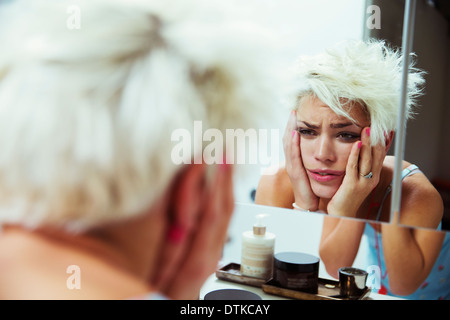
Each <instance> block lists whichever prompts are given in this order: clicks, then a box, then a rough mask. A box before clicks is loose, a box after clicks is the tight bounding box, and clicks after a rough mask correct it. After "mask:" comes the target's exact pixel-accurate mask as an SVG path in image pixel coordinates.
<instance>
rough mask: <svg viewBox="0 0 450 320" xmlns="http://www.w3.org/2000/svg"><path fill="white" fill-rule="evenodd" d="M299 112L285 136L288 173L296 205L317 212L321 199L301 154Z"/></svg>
mask: <svg viewBox="0 0 450 320" xmlns="http://www.w3.org/2000/svg"><path fill="white" fill-rule="evenodd" d="M296 122H297V112H296V111H292V112H291V115H290V116H289V120H288V123H287V126H286V130H285V132H284V136H283V147H284V154H285V158H286V171H287V173H288V176H289V179H290V180H291V184H292V190H293V192H294V197H295V204H296V205H297V206H299V207H300V208H302V209H305V210H309V211H317V210H318V209H319V198H318V197H317V196H316V195H315V194H314V193H313V191H312V189H311V185H310V183H309V178H308V174H307V173H306V170H305V168H304V166H303V161H302V156H301V152H300V135H299V133H298V132H297V124H296Z"/></svg>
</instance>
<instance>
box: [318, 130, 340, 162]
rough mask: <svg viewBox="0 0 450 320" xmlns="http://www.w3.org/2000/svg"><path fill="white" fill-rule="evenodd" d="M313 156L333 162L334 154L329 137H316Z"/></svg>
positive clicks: (322, 160) (323, 160) (319, 159)
mask: <svg viewBox="0 0 450 320" xmlns="http://www.w3.org/2000/svg"><path fill="white" fill-rule="evenodd" d="M314 156H315V158H316V159H317V160H318V161H321V162H334V161H335V160H336V154H335V150H334V146H333V142H332V141H331V139H329V138H327V137H324V136H322V137H320V138H319V139H317V144H316V150H315V155H314Z"/></svg>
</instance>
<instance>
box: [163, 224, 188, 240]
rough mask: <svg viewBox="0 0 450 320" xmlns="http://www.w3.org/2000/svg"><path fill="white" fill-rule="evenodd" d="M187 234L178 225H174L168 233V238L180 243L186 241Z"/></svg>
mask: <svg viewBox="0 0 450 320" xmlns="http://www.w3.org/2000/svg"><path fill="white" fill-rule="evenodd" d="M185 236H186V232H185V230H184V229H183V228H182V227H180V226H177V225H172V226H170V228H169V231H168V233H167V240H168V241H169V242H171V243H173V244H179V243H181V242H183V241H184V238H185Z"/></svg>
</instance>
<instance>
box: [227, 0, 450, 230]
mask: <svg viewBox="0 0 450 320" xmlns="http://www.w3.org/2000/svg"><path fill="white" fill-rule="evenodd" d="M433 3H434V6H433ZM254 5H255V4H254V3H251V2H250V3H249V4H248V6H249V8H250V7H251V6H254ZM324 8H325V9H324ZM440 8H441V7H439V5H438V1H434V2H432V1H428V2H427V1H417V5H416V14H415V21H414V22H415V23H414V26H415V32H414V37H413V48H412V51H413V52H414V53H415V54H416V58H415V61H416V66H417V67H418V68H420V69H422V70H424V71H425V72H426V74H425V76H424V77H425V80H426V83H425V87H424V88H425V89H424V95H423V96H422V97H420V98H419V100H418V104H417V107H416V108H415V109H414V111H415V115H414V117H413V118H412V119H410V120H409V121H408V123H407V130H406V139H405V148H404V149H405V151H404V159H405V160H407V161H408V162H410V163H412V164H416V165H417V166H418V167H419V169H420V170H421V171H422V172H423V174H424V175H425V176H426V177H427V178H428V180H429V181H430V182H431V184H432V185H433V186H434V188H435V189H436V190H437V191H438V192H439V193H440V195H441V197H442V199H443V202H444V215H443V218H442V225H441V227H442V229H443V230H450V201H449V199H450V171H449V169H447V166H446V165H445V164H446V163H448V162H449V160H450V148H449V146H448V143H446V142H445V141H444V138H445V137H446V136H447V135H446V130H448V129H446V128H445V125H444V124H445V119H449V118H450V113H449V111H447V110H448V109H449V108H445V106H446V104H448V100H446V99H445V94H444V93H445V88H446V87H448V80H447V78H448V74H449V70H448V68H443V67H441V66H447V60H448V54H447V53H446V51H445V50H443V49H442V44H443V43H444V44H446V43H447V42H448V32H447V29H448V20H447V19H446V15H445V12H443V11H442V10H440ZM404 9H405V1H404V0H396V1H385V0H378V1H372V0H366V1H364V0H355V1H351V0H340V1H324V0H323V1H317V2H314V4H312V3H311V2H310V1H309V2H308V1H282V2H280V3H279V2H277V4H276V5H275V4H274V3H272V1H265V2H264V6H262V8H260V9H258V12H259V13H260V14H259V15H258V16H259V19H261V23H262V24H264V25H266V26H268V27H269V28H271V29H272V30H274V33H278V34H280V38H283V39H285V40H286V41H285V42H284V44H285V46H284V47H282V48H280V50H284V51H285V52H286V54H285V56H286V60H285V61H283V62H282V63H280V65H282V66H288V65H289V64H290V63H292V62H293V61H295V59H296V58H297V57H298V56H299V55H315V54H317V53H321V52H323V51H324V50H325V49H326V48H328V47H331V46H333V45H334V44H335V43H338V42H341V41H343V40H347V39H369V38H376V39H384V40H386V42H387V43H388V44H390V45H392V46H393V47H396V48H399V49H401V46H402V32H403V29H402V26H403V18H404V17H403V15H404ZM249 11H251V10H249ZM267 16H269V17H271V18H270V19H266V17H267ZM252 17H253V16H252ZM280 19H282V20H283V23H282V24H281V23H279V21H280ZM283 64H284V65H283ZM288 116H289V110H287V109H283V108H281V107H280V108H279V112H276V114H275V118H271V119H270V120H269V121H268V122H267V128H268V129H269V130H270V132H269V133H270V134H269V138H267V139H266V140H265V141H259V146H261V142H262V143H263V144H264V143H265V144H266V148H265V150H264V152H262V153H263V156H261V148H260V150H258V151H259V155H260V157H259V159H258V160H259V165H253V166H252V165H246V172H247V174H245V175H243V177H242V178H238V181H237V182H236V201H238V202H244V203H253V202H254V197H255V193H256V189H257V186H258V183H259V181H260V179H261V170H262V169H263V168H265V167H267V166H268V165H271V164H274V163H282V162H283V161H284V151H283V146H282V142H281V139H282V136H283V133H284V130H285V127H286V123H287V118H288ZM272 133H273V134H272ZM395 138H396V137H394V139H393V141H392V145H391V147H390V149H389V151H388V155H394V152H395ZM390 198H391V197H390V196H388V198H387V199H386V202H390ZM256 203H258V201H256ZM259 204H265V203H264V202H262V203H259ZM289 205H290V204H289ZM286 207H288V206H286ZM291 208H292V207H291ZM381 221H389V215H388V216H385V218H384V219H381ZM407 225H408V226H415V227H428V226H427V225H424V224H421V223H415V222H410V223H408V224H407ZM433 228H434V227H433Z"/></svg>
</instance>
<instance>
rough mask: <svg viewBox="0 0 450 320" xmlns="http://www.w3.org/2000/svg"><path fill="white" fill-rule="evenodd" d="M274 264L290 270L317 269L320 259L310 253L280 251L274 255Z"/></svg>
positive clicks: (276, 266)
mask: <svg viewBox="0 0 450 320" xmlns="http://www.w3.org/2000/svg"><path fill="white" fill-rule="evenodd" d="M273 260H274V266H275V268H277V269H281V270H285V271H290V272H315V271H319V261H320V259H319V258H317V257H316V256H313V255H311V254H306V253H301V252H280V253H276V254H275V255H274V259H273Z"/></svg>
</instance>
